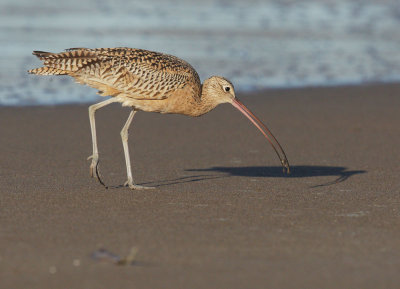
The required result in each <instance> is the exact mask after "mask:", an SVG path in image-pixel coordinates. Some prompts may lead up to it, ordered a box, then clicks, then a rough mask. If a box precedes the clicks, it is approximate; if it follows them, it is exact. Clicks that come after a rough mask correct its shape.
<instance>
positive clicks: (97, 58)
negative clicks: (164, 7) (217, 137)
mask: <svg viewBox="0 0 400 289" xmlns="http://www.w3.org/2000/svg"><path fill="white" fill-rule="evenodd" d="M34 54H35V55H36V56H38V57H39V58H40V59H42V60H44V65H45V67H48V68H51V69H57V70H60V71H63V72H67V73H65V74H69V75H71V76H73V77H74V78H75V79H76V80H77V81H78V82H80V83H83V84H87V85H89V86H92V87H94V88H97V89H99V90H100V91H101V94H102V95H112V96H114V95H118V94H121V93H122V94H124V96H126V97H131V98H134V99H148V100H151V99H164V98H167V97H168V96H169V95H171V94H172V93H173V92H174V91H176V90H178V89H181V88H183V87H184V86H186V85H191V86H192V90H193V95H194V97H196V96H199V95H200V87H201V84H200V78H199V76H198V74H197V72H196V71H195V70H194V68H193V67H192V66H191V65H190V64H189V63H187V62H186V61H184V60H181V59H179V58H177V57H175V56H172V55H167V54H162V53H158V52H152V51H147V50H142V49H133V48H125V47H120V48H98V49H87V48H71V49H68V50H67V51H66V52H63V53H58V54H53V53H48V52H41V51H35V52H34ZM63 74H64V73H63Z"/></svg>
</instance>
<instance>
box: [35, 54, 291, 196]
mask: <svg viewBox="0 0 400 289" xmlns="http://www.w3.org/2000/svg"><path fill="white" fill-rule="evenodd" d="M33 55H36V56H37V57H38V58H39V59H40V60H43V62H44V66H43V67H40V68H36V69H32V70H29V71H28V72H29V73H33V74H40V75H70V76H72V77H73V78H74V79H75V80H76V81H77V82H78V83H81V84H87V85H89V86H91V87H93V88H96V89H98V90H99V92H98V93H99V94H100V95H102V96H111V98H110V99H107V100H105V101H102V102H100V103H97V104H94V105H91V106H90V107H89V120H90V128H91V132H92V142H93V154H92V155H91V156H90V157H89V158H88V159H91V160H92V162H91V165H90V174H91V176H92V177H94V176H95V177H97V178H98V180H99V181H100V183H102V184H103V185H104V183H103V182H102V180H101V178H100V174H99V169H98V165H99V151H98V149H97V138H96V124H95V112H96V110H98V109H100V108H102V107H104V106H106V105H108V104H110V103H113V102H120V103H122V105H123V106H129V107H131V108H132V111H131V112H130V114H129V117H128V120H127V121H126V123H125V125H124V127H123V128H122V130H121V138H122V145H123V148H124V154H125V161H126V170H127V176H128V180H127V182H126V183H125V185H127V186H129V187H130V188H131V189H143V188H147V187H143V186H139V185H136V184H135V183H134V182H133V178H132V170H131V163H130V157H129V149H128V129H129V126H130V124H131V123H132V119H133V117H134V115H135V113H136V112H137V111H139V110H141V111H150V112H160V113H177V114H184V115H188V116H200V115H203V114H205V113H207V112H209V111H210V110H212V109H214V108H215V107H216V106H217V105H219V104H221V103H230V104H232V105H233V106H234V107H235V108H237V109H238V110H239V111H240V112H241V113H243V114H244V115H245V116H246V117H247V118H248V119H249V120H250V121H251V122H252V123H253V124H254V125H255V126H256V127H257V128H258V129H259V130H260V131H261V133H262V134H263V135H264V136H265V137H266V138H267V140H268V141H269V142H270V144H271V145H272V147H273V148H274V150H275V152H276V154H277V155H278V157H279V159H280V161H281V164H282V166H283V170H284V171H285V169H286V170H287V172H288V173H289V169H290V168H289V162H288V160H287V158H286V155H285V152H284V151H283V149H282V147H281V146H280V144H279V142H278V141H277V140H276V138H275V137H274V136H273V134H272V133H271V132H270V131H269V130H268V128H267V127H266V126H265V125H264V124H263V123H262V122H261V121H260V120H259V119H258V118H257V117H256V116H255V115H254V114H253V113H252V112H251V111H250V110H248V109H247V108H246V107H245V106H244V105H243V104H242V103H241V102H240V101H239V100H238V99H237V98H236V97H235V91H234V89H233V85H232V83H231V82H230V81H229V80H227V79H225V78H223V77H220V76H212V77H210V78H208V79H206V80H205V81H204V83H203V84H201V82H200V78H199V75H198V74H197V72H196V70H194V68H193V67H192V66H191V65H190V64H189V63H187V62H186V61H184V60H182V59H179V58H177V57H175V56H172V55H167V54H163V53H158V52H153V51H147V50H143V49H132V48H125V47H119V48H98V49H87V48H71V49H67V50H66V51H65V52H61V53H50V52H43V51H34V52H33Z"/></svg>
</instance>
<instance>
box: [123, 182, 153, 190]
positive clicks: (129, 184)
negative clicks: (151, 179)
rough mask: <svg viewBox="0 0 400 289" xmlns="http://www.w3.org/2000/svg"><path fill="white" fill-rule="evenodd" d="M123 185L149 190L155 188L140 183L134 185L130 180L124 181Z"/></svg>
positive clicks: (134, 188) (133, 188)
mask: <svg viewBox="0 0 400 289" xmlns="http://www.w3.org/2000/svg"><path fill="white" fill-rule="evenodd" d="M124 186H125V187H129V188H130V189H131V190H151V189H155V187H145V186H141V185H135V184H134V183H133V182H132V181H126V182H125V184H124Z"/></svg>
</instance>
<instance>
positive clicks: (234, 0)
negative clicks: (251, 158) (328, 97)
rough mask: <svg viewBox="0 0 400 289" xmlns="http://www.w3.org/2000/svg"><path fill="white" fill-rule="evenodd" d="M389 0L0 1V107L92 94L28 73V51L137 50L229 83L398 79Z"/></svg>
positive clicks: (399, 37)
mask: <svg viewBox="0 0 400 289" xmlns="http://www.w3.org/2000/svg"><path fill="white" fill-rule="evenodd" d="M398 27H400V5H399V4H398V1H388V0H386V1H385V0H382V1H373V0H364V1H348V0H336V1H333V0H332V1H329V0H324V1H317V0H313V1H289V0H286V1H277V0H275V1H272V0H270V1H238V0H230V1H228V0H224V1H211V0H204V1H195V0H190V1H176V0H155V1H150V0H149V1H140V2H139V1H122V0H119V1H105V0H88V1H78V0H69V1H54V0H53V1H51V0H35V1H31V0H19V1H15V0H0V41H1V50H2V53H1V55H0V105H27V104H60V103H71V102H91V101H96V100H97V99H99V96H96V94H95V91H94V90H93V89H89V88H84V87H82V86H78V85H75V84H74V83H73V81H72V80H70V79H68V78H66V77H38V76H34V75H28V74H27V73H26V70H28V69H30V68H33V67H37V66H39V65H40V62H39V61H38V60H37V59H35V57H33V56H32V55H31V52H32V50H49V51H61V50H63V49H65V48H69V47H116V46H128V47H136V48H145V49H150V50H155V51H161V52H166V53H170V54H174V55H176V56H178V57H181V58H183V59H185V60H187V61H189V62H190V63H191V64H192V65H193V66H194V67H195V68H196V69H197V71H198V72H199V74H200V77H201V78H202V79H204V78H206V77H208V76H210V75H222V76H225V77H227V78H229V79H231V80H232V82H233V83H234V84H235V87H236V89H237V90H242V91H243V90H250V89H262V88H268V87H293V86H309V85H336V84H358V83H362V82H370V81H374V82H375V81H399V80H400V31H399V29H398Z"/></svg>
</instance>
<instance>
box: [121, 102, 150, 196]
mask: <svg viewBox="0 0 400 289" xmlns="http://www.w3.org/2000/svg"><path fill="white" fill-rule="evenodd" d="M135 114H136V110H134V109H132V111H131V112H130V114H129V116H128V119H127V120H126V123H125V125H124V127H123V128H122V130H121V139H122V146H123V147H124V155H125V162H126V174H127V177H128V180H127V181H126V182H125V186H129V188H131V189H132V190H139V189H153V187H144V186H139V185H136V184H134V183H133V177H132V169H131V159H130V156H129V146H128V137H129V133H128V130H129V126H130V125H131V123H132V120H133V117H134V116H135Z"/></svg>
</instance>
